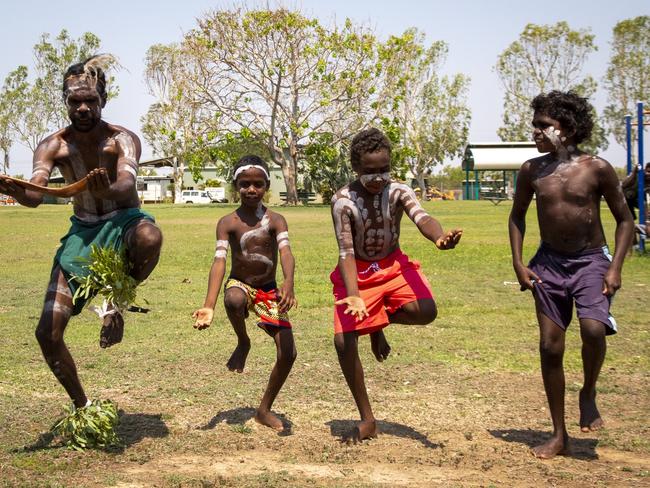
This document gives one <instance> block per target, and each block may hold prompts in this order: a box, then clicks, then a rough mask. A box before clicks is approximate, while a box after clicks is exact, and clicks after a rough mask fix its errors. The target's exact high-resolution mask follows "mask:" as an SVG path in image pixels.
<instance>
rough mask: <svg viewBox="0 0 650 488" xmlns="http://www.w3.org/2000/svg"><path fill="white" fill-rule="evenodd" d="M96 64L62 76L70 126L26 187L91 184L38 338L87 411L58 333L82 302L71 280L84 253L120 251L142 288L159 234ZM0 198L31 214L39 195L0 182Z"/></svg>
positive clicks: (128, 138)
mask: <svg viewBox="0 0 650 488" xmlns="http://www.w3.org/2000/svg"><path fill="white" fill-rule="evenodd" d="M98 63H99V59H98V57H93V58H90V59H88V60H86V61H84V62H83V63H79V64H75V65H73V66H70V68H68V70H67V71H66V73H65V75H64V81H63V99H64V102H65V104H66V107H67V109H68V116H69V117H70V122H71V123H70V125H69V126H68V127H66V128H65V129H61V130H59V131H58V132H55V133H54V134H52V135H50V136H48V137H46V138H45V139H44V140H43V141H42V142H41V143H40V144H39V145H38V147H37V148H36V151H35V152H34V169H33V173H32V177H31V179H30V182H31V183H35V184H37V185H40V186H46V185H47V183H48V181H49V178H50V174H51V173H52V170H53V169H54V168H55V167H56V168H59V170H60V171H61V174H62V175H63V177H64V178H65V180H66V182H67V183H73V182H75V181H79V180H81V179H82V178H84V177H85V176H87V175H88V176H89V180H88V188H87V190H86V191H83V192H82V193H80V194H78V195H77V196H75V197H74V206H73V208H74V215H73V216H72V217H71V219H70V220H71V221H72V227H71V228H70V230H69V231H68V234H66V236H65V237H63V239H61V247H60V248H59V250H58V252H57V254H56V256H55V258H54V266H53V269H52V274H51V277H50V283H49V285H48V288H47V292H46V294H45V304H44V305H43V311H42V313H41V318H40V321H39V323H38V327H37V329H36V338H37V339H38V342H39V344H40V346H41V350H42V351H43V355H44V357H45V360H46V362H47V364H48V366H49V367H50V369H51V370H52V372H53V373H54V375H55V376H56V377H57V379H58V380H59V382H60V383H61V384H62V385H63V387H64V388H65V390H66V391H67V393H68V395H69V396H70V398H72V400H73V402H74V404H75V406H76V407H83V406H85V405H86V404H88V402H89V401H88V398H87V397H86V394H85V393H84V390H83V388H82V386H81V383H80V381H79V377H78V376H77V369H76V367H75V364H74V361H73V360H72V356H71V355H70V352H69V351H68V348H67V347H66V345H65V343H64V341H63V333H64V331H65V328H66V326H67V325H68V322H69V320H70V317H71V316H72V315H76V314H78V313H80V312H81V310H82V308H83V306H84V304H85V300H82V299H78V300H76V302H75V303H74V304H73V303H72V296H73V294H74V290H75V289H76V287H77V284H76V282H75V281H74V279H72V278H71V277H72V275H78V276H83V275H84V274H85V273H86V272H87V271H85V270H84V268H83V267H82V264H81V263H80V262H79V261H78V259H77V258H78V257H79V256H81V257H88V256H89V254H90V249H91V248H90V245H91V244H96V245H98V246H100V247H107V246H110V247H113V248H114V249H120V248H121V247H122V246H125V247H126V252H127V257H128V259H129V261H130V263H131V265H132V268H131V276H132V277H133V278H135V279H136V280H138V281H142V280H144V279H145V278H147V276H149V274H150V273H151V272H152V271H153V269H154V267H155V266H156V264H157V262H158V257H159V255H160V247H161V244H162V234H161V232H160V230H159V229H158V227H156V225H155V224H154V220H153V217H151V216H150V215H149V214H147V213H145V212H143V211H141V210H140V200H139V198H138V194H137V191H136V185H135V184H136V175H137V169H138V159H139V158H140V140H139V139H138V137H137V136H136V135H135V134H134V133H133V132H131V131H129V130H128V129H125V128H124V127H120V126H118V125H113V124H109V123H107V122H105V121H103V120H101V115H102V108H104V105H105V104H106V80H105V75H104V72H103V71H102V69H101V67H99V66H98ZM0 192H1V193H5V194H7V195H10V196H12V197H14V198H15V199H16V200H17V201H18V202H19V203H20V204H21V205H25V206H28V207H37V206H38V205H40V204H41V203H42V201H43V198H42V195H41V194H40V193H37V192H34V191H31V190H25V189H23V188H22V187H20V186H18V185H17V184H15V183H13V182H11V181H9V180H7V179H3V178H2V176H0ZM123 328H124V320H123V318H122V315H121V313H120V311H119V310H109V311H108V313H107V314H106V315H104V317H103V327H102V332H101V336H100V345H101V346H102V347H108V346H111V345H112V344H115V343H117V342H120V340H121V339H122V332H123Z"/></svg>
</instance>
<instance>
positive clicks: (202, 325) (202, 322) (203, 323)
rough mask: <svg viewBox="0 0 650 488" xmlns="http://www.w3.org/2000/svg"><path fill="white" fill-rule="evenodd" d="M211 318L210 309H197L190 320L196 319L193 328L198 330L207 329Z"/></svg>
mask: <svg viewBox="0 0 650 488" xmlns="http://www.w3.org/2000/svg"><path fill="white" fill-rule="evenodd" d="M213 316H214V310H212V309H211V308H207V307H204V308H199V309H198V310H196V311H195V312H194V313H193V314H192V318H194V319H196V322H194V328H195V329H198V330H203V329H207V328H208V327H210V324H211V323H212V317H213Z"/></svg>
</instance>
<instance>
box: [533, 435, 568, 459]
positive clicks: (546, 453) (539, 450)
mask: <svg viewBox="0 0 650 488" xmlns="http://www.w3.org/2000/svg"><path fill="white" fill-rule="evenodd" d="M530 451H531V452H532V454H533V456H535V457H536V458H539V459H553V458H554V457H555V456H558V455H559V456H562V455H564V454H568V452H569V437H568V436H564V437H551V438H550V439H549V440H547V441H546V442H545V443H544V444H540V445H539V446H535V447H533V448H531V449H530Z"/></svg>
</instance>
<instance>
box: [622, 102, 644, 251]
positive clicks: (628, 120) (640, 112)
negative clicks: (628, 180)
mask: <svg viewBox="0 0 650 488" xmlns="http://www.w3.org/2000/svg"><path fill="white" fill-rule="evenodd" d="M636 113H637V121H636V122H632V116H631V115H626V116H625V130H626V142H627V174H628V175H629V174H630V173H631V172H632V126H636V127H637V150H638V158H637V164H638V166H639V168H638V169H639V172H638V173H637V174H638V176H637V185H638V187H637V198H638V204H639V225H641V226H642V227H644V226H645V224H646V211H645V192H646V188H645V178H644V177H643V165H644V156H643V133H644V130H645V129H644V126H646V125H650V122H645V120H644V118H645V116H646V115H650V110H644V108H643V102H637V104H636ZM645 237H646V236H645V234H644V233H640V235H639V251H640V252H645Z"/></svg>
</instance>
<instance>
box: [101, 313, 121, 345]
mask: <svg viewBox="0 0 650 488" xmlns="http://www.w3.org/2000/svg"><path fill="white" fill-rule="evenodd" d="M123 335H124V318H123V317H122V314H121V313H120V312H117V311H115V312H113V313H110V314H108V315H104V321H103V323H102V330H101V331H100V333H99V347H101V348H107V347H111V346H112V345H114V344H117V343H118V342H121V341H122V336H123Z"/></svg>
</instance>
